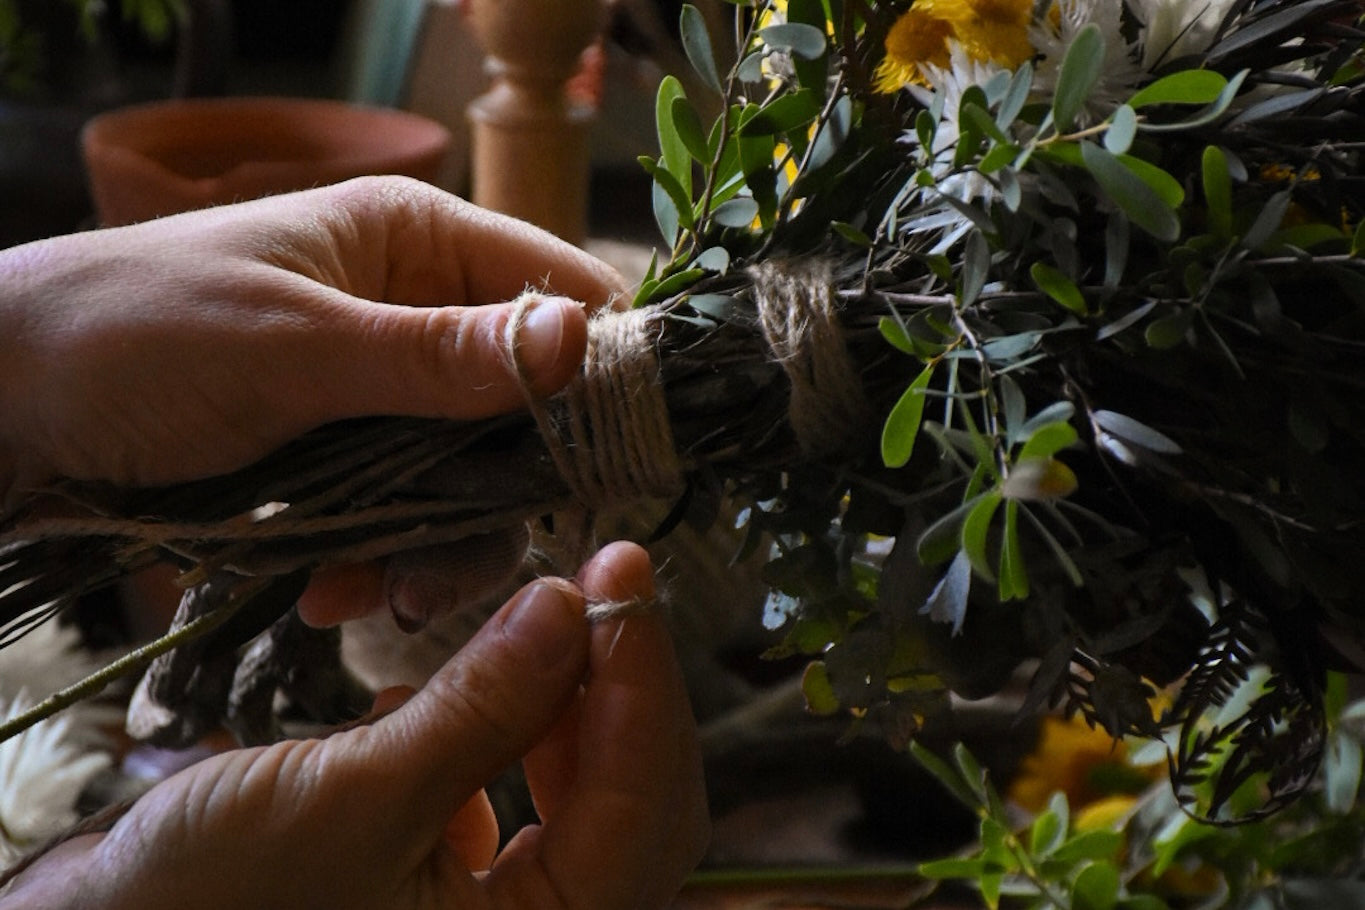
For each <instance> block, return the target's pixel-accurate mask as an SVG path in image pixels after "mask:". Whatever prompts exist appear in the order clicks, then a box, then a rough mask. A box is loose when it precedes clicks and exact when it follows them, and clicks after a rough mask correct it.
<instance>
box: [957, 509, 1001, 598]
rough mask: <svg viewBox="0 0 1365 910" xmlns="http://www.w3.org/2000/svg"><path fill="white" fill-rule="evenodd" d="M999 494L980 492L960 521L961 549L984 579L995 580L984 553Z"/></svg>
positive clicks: (992, 569)
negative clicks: (973, 504) (980, 494)
mask: <svg viewBox="0 0 1365 910" xmlns="http://www.w3.org/2000/svg"><path fill="white" fill-rule="evenodd" d="M1000 502H1001V496H1000V493H998V492H996V491H991V492H989V493H984V494H982V496H981V498H980V499H979V500H977V503H976V505H975V506H973V507H972V510H971V511H970V512H968V513H967V518H966V520H964V521H963V522H962V550H963V552H965V553H966V554H967V558H968V559H969V560H971V563H972V568H973V569H974V570H975V571H976V574H977V575H980V576H981V577H982V578H983V579H985V580H986V581H990V582H993V581H995V569H994V568H993V567H992V566H991V562H990V559H989V558H988V556H987V554H986V544H987V541H988V539H989V535H990V530H991V521H992V519H994V518H995V511H996V509H998V508H999V507H1000Z"/></svg>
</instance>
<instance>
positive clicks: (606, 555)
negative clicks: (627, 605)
mask: <svg viewBox="0 0 1365 910" xmlns="http://www.w3.org/2000/svg"><path fill="white" fill-rule="evenodd" d="M577 581H578V583H579V585H580V586H581V587H582V588H583V592H584V594H585V595H586V596H587V597H588V599H589V600H609V601H632V600H647V599H649V598H651V597H653V596H654V566H653V564H652V563H651V562H650V559H649V554H648V553H647V552H645V549H644V548H643V547H641V546H640V545H639V544H636V543H631V542H630V541H624V540H621V541H616V542H614V543H610V544H608V545H607V546H605V547H603V548H602V549H601V550H599V551H598V553H597V554H596V555H595V556H593V558H592V559H590V560H588V562H587V563H585V564H584V565H583V567H582V568H581V569H579V571H578V575H577Z"/></svg>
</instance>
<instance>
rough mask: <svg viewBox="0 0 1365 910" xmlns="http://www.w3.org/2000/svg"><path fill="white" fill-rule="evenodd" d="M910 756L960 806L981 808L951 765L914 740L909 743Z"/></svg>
mask: <svg viewBox="0 0 1365 910" xmlns="http://www.w3.org/2000/svg"><path fill="white" fill-rule="evenodd" d="M910 755H911V757H912V758H914V759H915V761H917V762H919V764H920V767H921V768H923V769H924V770H925V771H928V772H929V775H930V776H931V777H933V778H934V779H935V780H937V781H938V782H939V783H940V784H942V785H943V788H944V789H945V790H947V791H948V792H949V793H951V794H952V795H953V796H954V797H955V798H956V799H957V801H958V802H960V803H962V805H964V806H966V807H967V808H968V809H973V810H975V809H978V808H980V807H981V803H980V802H979V801H978V800H977V798H976V794H975V793H973V792H972V789H971V788H970V787H968V786H967V784H966V783H965V782H964V781H963V779H962V775H961V774H960V773H958V772H957V771H956V770H955V769H954V768H953V766H952V765H950V764H948V763H947V762H946V761H944V760H943V759H942V758H939V757H938V756H937V755H935V754H934V753H933V752H930V751H929V749H928V748H927V747H925V746H924V745H923V744H921V743H920V742H918V741H916V740H911V742H910Z"/></svg>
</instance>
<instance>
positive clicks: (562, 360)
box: [508, 295, 588, 397]
mask: <svg viewBox="0 0 1365 910" xmlns="http://www.w3.org/2000/svg"><path fill="white" fill-rule="evenodd" d="M517 305H518V306H521V307H524V308H525V309H524V311H522V312H520V313H518V312H516V311H514V312H513V313H512V314H511V315H510V316H509V318H510V319H514V320H515V321H514V322H513V324H512V326H511V327H510V330H509V334H510V335H512V336H513V337H510V338H509V339H508V344H509V345H511V346H512V351H511V354H512V357H511V359H512V362H513V364H514V366H515V368H516V369H517V371H518V372H520V373H521V374H522V376H521V378H522V380H524V381H525V382H526V384H527V387H528V389H529V390H530V391H531V393H532V394H534V395H536V396H540V397H544V396H546V395H552V394H554V393H555V392H557V391H559V390H560V389H561V388H563V387H564V386H565V385H567V384H568V382H569V381H570V380H571V379H572V378H573V377H574V374H575V373H576V372H577V371H578V367H579V365H580V364H581V363H582V362H583V355H584V353H585V352H586V350H587V347H588V316H587V310H586V309H585V307H584V305H583V304H581V303H579V302H577V301H574V300H570V299H569V298H567V297H545V296H540V295H528V296H527V297H525V298H523V299H522V300H521V301H518V303H517Z"/></svg>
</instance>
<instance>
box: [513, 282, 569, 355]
mask: <svg viewBox="0 0 1365 910" xmlns="http://www.w3.org/2000/svg"><path fill="white" fill-rule="evenodd" d="M571 306H577V304H576V303H574V302H573V301H572V300H569V299H568V298H565V297H541V298H540V299H538V300H536V301H535V302H534V303H532V304H531V306H530V310H529V312H527V314H526V316H525V318H524V319H523V320H522V323H521V326H520V329H519V330H518V332H517V342H516V343H517V359H518V360H519V361H520V362H521V363H522V365H523V368H525V369H527V370H529V371H530V372H532V373H538V372H540V371H541V370H547V369H550V368H551V367H553V366H554V365H555V364H557V363H558V362H559V351H560V348H562V347H563V345H564V311H565V309H566V308H567V307H571Z"/></svg>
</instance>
